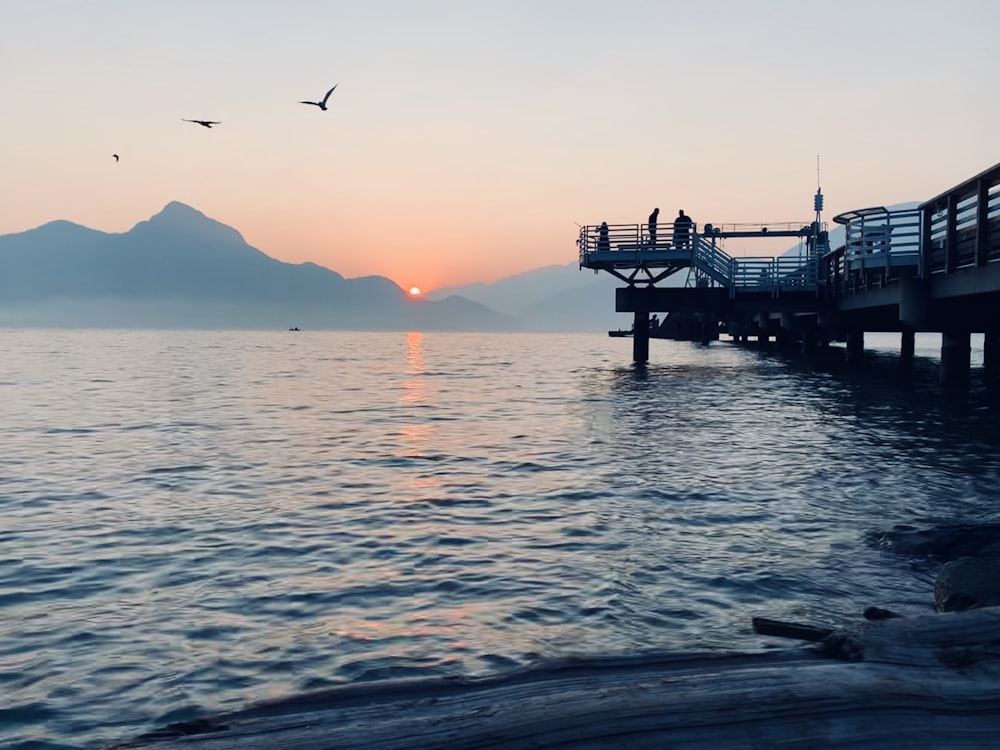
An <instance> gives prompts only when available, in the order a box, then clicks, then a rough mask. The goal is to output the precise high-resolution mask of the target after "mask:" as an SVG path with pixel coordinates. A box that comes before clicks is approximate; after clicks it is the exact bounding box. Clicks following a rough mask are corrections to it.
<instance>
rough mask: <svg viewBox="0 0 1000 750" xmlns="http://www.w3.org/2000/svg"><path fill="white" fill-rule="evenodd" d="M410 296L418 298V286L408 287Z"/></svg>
mask: <svg viewBox="0 0 1000 750" xmlns="http://www.w3.org/2000/svg"><path fill="white" fill-rule="evenodd" d="M410 296H411V297H419V296H420V287H419V286H411V287H410Z"/></svg>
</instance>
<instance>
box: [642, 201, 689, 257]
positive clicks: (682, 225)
mask: <svg viewBox="0 0 1000 750" xmlns="http://www.w3.org/2000/svg"><path fill="white" fill-rule="evenodd" d="M659 221H660V209H659V208H654V209H653V213H651V214H650V215H649V227H648V230H649V231H648V234H649V246H650V247H656V227H657V225H658V224H659ZM693 223H694V222H692V221H691V217H690V216H688V215H687V214H685V213H684V209H683V208H682V209H681V210H680V213H678V214H677V218H676V219H674V247H677V248H686V247H690V245H691V225H692V224H693Z"/></svg>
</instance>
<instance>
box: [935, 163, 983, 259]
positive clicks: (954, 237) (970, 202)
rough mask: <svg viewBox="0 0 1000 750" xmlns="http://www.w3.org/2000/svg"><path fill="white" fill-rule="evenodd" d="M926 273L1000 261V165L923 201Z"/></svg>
mask: <svg viewBox="0 0 1000 750" xmlns="http://www.w3.org/2000/svg"><path fill="white" fill-rule="evenodd" d="M919 210H920V212H921V214H922V215H923V238H922V247H923V268H924V272H925V274H926V275H936V274H943V273H944V274H946V273H952V272H953V271H957V270H959V269H962V268H971V267H981V266H985V265H987V264H990V263H994V262H997V261H1000V164H996V165H994V166H993V167H990V168H989V169H987V170H986V171H985V172H981V173H980V174H978V175H976V176H975V177H972V178H971V179H968V180H966V181H965V182H963V183H962V184H960V185H956V186H955V187H954V188H952V189H951V190H949V191H947V192H945V193H942V194H941V195H938V196H936V197H934V198H932V199H931V200H929V201H927V202H926V203H923V204H921V206H920V209H919Z"/></svg>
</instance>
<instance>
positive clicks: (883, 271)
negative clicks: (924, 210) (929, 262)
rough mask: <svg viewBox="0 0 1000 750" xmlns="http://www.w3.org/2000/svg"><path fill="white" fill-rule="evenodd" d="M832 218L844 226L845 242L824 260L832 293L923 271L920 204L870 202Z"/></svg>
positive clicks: (869, 286) (914, 274) (852, 290)
mask: <svg viewBox="0 0 1000 750" xmlns="http://www.w3.org/2000/svg"><path fill="white" fill-rule="evenodd" d="M833 220H834V221H835V222H837V223H838V224H842V225H843V226H844V244H843V245H840V246H839V247H837V248H835V249H834V250H833V252H831V253H830V256H829V258H828V259H827V263H826V275H827V278H828V279H829V281H830V288H831V290H832V291H833V293H834V295H835V296H840V295H842V294H845V293H850V292H854V291H861V290H864V289H872V288H881V287H884V286H886V285H887V284H888V283H890V282H891V281H893V280H895V279H898V278H902V277H904V276H918V277H919V276H922V275H923V260H922V254H921V251H920V242H921V213H920V209H919V208H917V207H913V208H903V209H894V210H889V209H887V208H884V207H882V206H873V207H871V208H862V209H858V210H855V211H848V212H846V213H842V214H839V215H838V216H835V217H834V219H833Z"/></svg>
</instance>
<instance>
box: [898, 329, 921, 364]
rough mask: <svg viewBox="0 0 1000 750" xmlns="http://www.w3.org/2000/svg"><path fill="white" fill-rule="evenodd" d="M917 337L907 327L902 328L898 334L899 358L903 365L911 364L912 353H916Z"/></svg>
mask: <svg viewBox="0 0 1000 750" xmlns="http://www.w3.org/2000/svg"><path fill="white" fill-rule="evenodd" d="M916 342H917V335H916V332H915V331H914V330H913V329H912V328H910V327H909V326H905V325H904V326H903V330H902V331H901V332H900V334H899V358H900V359H901V360H902V361H903V363H904V364H912V363H913V352H914V351H916Z"/></svg>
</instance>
